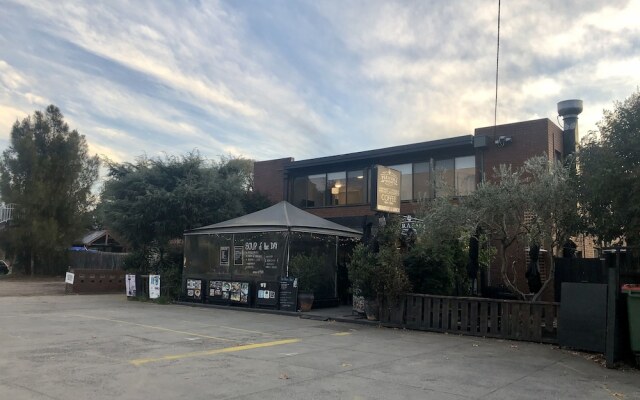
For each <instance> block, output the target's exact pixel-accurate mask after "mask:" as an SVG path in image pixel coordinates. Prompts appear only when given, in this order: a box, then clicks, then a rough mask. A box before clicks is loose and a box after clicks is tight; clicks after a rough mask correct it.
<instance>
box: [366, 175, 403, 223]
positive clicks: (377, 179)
mask: <svg viewBox="0 0 640 400" xmlns="http://www.w3.org/2000/svg"><path fill="white" fill-rule="evenodd" d="M371 176H372V178H373V179H372V182H371V209H372V210H374V211H382V212H387V213H394V214H399V213H400V183H401V181H402V174H401V173H400V171H397V170H395V169H392V168H387V167H383V166H382V165H376V166H374V167H373V171H372V174H371Z"/></svg>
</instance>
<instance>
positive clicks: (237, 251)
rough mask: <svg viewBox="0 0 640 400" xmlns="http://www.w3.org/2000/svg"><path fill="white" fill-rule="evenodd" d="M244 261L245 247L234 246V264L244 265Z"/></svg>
mask: <svg viewBox="0 0 640 400" xmlns="http://www.w3.org/2000/svg"><path fill="white" fill-rule="evenodd" d="M243 261H244V247H242V246H233V265H242V263H243Z"/></svg>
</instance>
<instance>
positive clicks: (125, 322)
mask: <svg viewBox="0 0 640 400" xmlns="http://www.w3.org/2000/svg"><path fill="white" fill-rule="evenodd" d="M71 316H73V317H80V318H89V319H97V320H100V321H110V322H118V323H120V324H127V325H134V326H140V327H142V328H149V329H155V330H158V331H164V332H173V333H179V334H181V335H189V336H197V337H201V338H205V339H214V340H220V341H222V342H235V340H233V339H226V338H221V337H217V336H208V335H201V334H199V333H193V332H185V331H177V330H175V329H169V328H163V327H161V326H153V325H144V324H137V323H135V322H129V321H122V320H119V319H111V318H101V317H92V316H90V315H79V314H71Z"/></svg>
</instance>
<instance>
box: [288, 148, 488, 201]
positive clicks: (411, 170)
mask: <svg viewBox="0 0 640 400" xmlns="http://www.w3.org/2000/svg"><path fill="white" fill-rule="evenodd" d="M389 168H393V169H395V170H398V171H400V173H401V174H402V175H401V176H402V180H401V183H400V199H401V200H403V201H411V200H423V199H431V198H433V197H435V196H437V197H446V196H468V195H469V194H471V192H473V191H474V190H475V188H476V168H475V156H465V157H456V158H448V159H442V160H435V161H433V160H428V161H423V162H418V163H413V164H409V163H408V164H398V165H390V166H389ZM370 191H371V170H370V169H368V168H367V169H358V170H352V171H340V172H330V173H326V174H316V175H308V176H301V177H296V178H294V179H293V182H292V186H291V199H292V201H293V204H295V205H296V206H298V207H325V206H342V205H351V204H367V203H368V202H369V193H370Z"/></svg>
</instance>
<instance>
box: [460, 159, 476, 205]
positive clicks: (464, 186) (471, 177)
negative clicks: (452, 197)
mask: <svg viewBox="0 0 640 400" xmlns="http://www.w3.org/2000/svg"><path fill="white" fill-rule="evenodd" d="M475 189H476V158H475V156H467V157H456V195H457V196H468V195H470V194H471V192H473V191H474V190H475Z"/></svg>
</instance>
